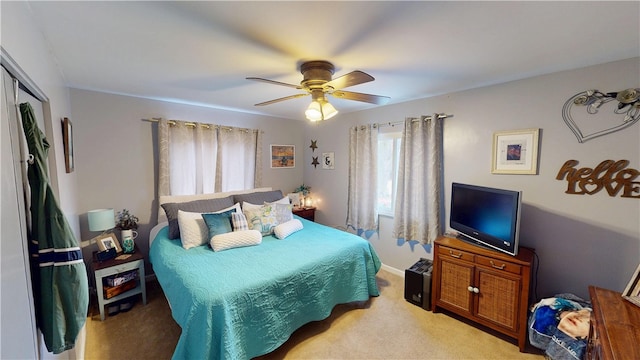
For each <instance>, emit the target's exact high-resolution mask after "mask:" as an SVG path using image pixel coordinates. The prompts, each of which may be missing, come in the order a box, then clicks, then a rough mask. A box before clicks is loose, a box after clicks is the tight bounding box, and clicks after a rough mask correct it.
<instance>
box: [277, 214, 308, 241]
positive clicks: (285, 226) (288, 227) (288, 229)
mask: <svg viewBox="0 0 640 360" xmlns="http://www.w3.org/2000/svg"><path fill="white" fill-rule="evenodd" d="M302 228H303V226H302V221H300V220H298V219H293V220H289V221H287V222H285V223H282V224H280V225H278V226H276V227H275V228H273V232H274V233H275V235H276V237H277V238H278V239H284V238H286V237H287V236H289V235H291V234H293V233H294V232H296V231H300V230H302Z"/></svg>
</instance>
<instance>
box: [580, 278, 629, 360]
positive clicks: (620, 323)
mask: <svg viewBox="0 0 640 360" xmlns="http://www.w3.org/2000/svg"><path fill="white" fill-rule="evenodd" d="M589 296H590V297H591V306H592V307H593V312H592V313H591V322H590V330H589V343H588V344H587V354H586V356H585V359H589V360H600V359H604V360H609V359H621V360H622V359H629V360H631V359H638V357H639V356H640V307H637V306H635V305H633V304H632V303H630V302H628V301H626V300H624V299H623V298H622V294H621V293H619V292H615V291H612V290H607V289H602V288H598V287H595V286H589Z"/></svg>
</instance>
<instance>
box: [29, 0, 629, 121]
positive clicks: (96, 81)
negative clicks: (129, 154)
mask: <svg viewBox="0 0 640 360" xmlns="http://www.w3.org/2000/svg"><path fill="white" fill-rule="evenodd" d="M29 5H30V7H31V9H32V11H33V15H34V19H35V22H36V23H37V24H38V26H40V27H41V29H42V32H43V33H44V36H45V37H46V38H47V40H48V41H49V42H50V43H51V48H52V51H53V53H54V56H55V58H56V61H57V62H58V64H59V66H60V68H61V71H62V73H63V75H64V78H65V80H66V82H67V85H68V86H69V87H72V88H79V89H90V90H96V91H102V92H108V93H116V94H126V95H132V96H139V97H145V98H151V99H161V100H169V101H177V102H184V103H189V104H198V105H203V106H210V107H214V108H221V109H229V110H234V111H242V112H250V113H258V114H264V115H270V116H276V117H282V118H289V119H297V120H303V119H304V114H303V113H304V110H305V108H306V106H307V105H308V103H309V101H310V98H309V97H303V98H298V99H294V100H288V101H285V102H280V103H277V104H273V105H268V106H263V107H255V106H254V105H253V104H255V103H259V102H263V101H267V100H271V99H274V98H279V97H284V96H288V95H293V94H296V93H298V92H299V90H296V89H292V88H288V87H284V86H277V85H272V84H267V83H261V82H255V81H250V80H246V79H245V78H246V77H248V76H254V77H262V78H267V79H272V80H276V81H280V82H285V83H290V84H299V83H300V81H301V80H302V75H301V74H300V73H299V65H300V63H301V62H302V61H305V60H319V59H322V60H328V61H331V62H332V63H333V64H334V65H335V66H336V74H335V75H334V78H335V77H337V76H340V75H344V74H346V73H348V72H351V71H353V70H361V71H364V72H366V73H368V74H370V75H372V76H373V77H375V79H376V80H375V81H374V82H370V83H366V84H361V85H357V86H353V87H349V88H347V90H350V91H355V92H363V93H369V94H376V95H385V96H389V97H391V101H390V103H391V104H393V103H399V102H404V101H408V100H413V99H418V98H424V97H430V96H434V95H438V94H445V93H450V92H453V91H458V90H463V89H470V88H475V87H480V86H486V85H490V84H496V83H502V82H507V81H511V80H517V79H521V78H526V77H530V76H535V75H540V74H546V73H552V72H556V71H561V70H566V69H573V68H579V67H584V66H589V65H594V64H600V63H605V62H609V61H614V60H621V59H627V58H632V57H636V56H640V35H639V34H640V2H638V1H629V2H609V1H602V2H574V1H569V2H480V1H474V2H436V1H433V2H432V1H429V2H383V1H378V2H365V1H358V2H315V1H304V2H302V1H300V2H266V1H259V2H238V1H236V2H206V1H204V2H195V1H178V2H58V1H46V2H30V3H29ZM636 75H638V74H636ZM638 76H639V77H640V75H638ZM576 90H584V89H576ZM329 101H330V102H331V103H332V104H333V105H334V106H335V107H336V108H337V109H338V110H339V111H340V112H342V113H347V112H352V111H358V110H364V109H371V108H374V107H375V106H376V105H372V104H367V103H362V102H356V101H348V100H341V99H335V98H331V97H330V98H329ZM338 116H339V115H338Z"/></svg>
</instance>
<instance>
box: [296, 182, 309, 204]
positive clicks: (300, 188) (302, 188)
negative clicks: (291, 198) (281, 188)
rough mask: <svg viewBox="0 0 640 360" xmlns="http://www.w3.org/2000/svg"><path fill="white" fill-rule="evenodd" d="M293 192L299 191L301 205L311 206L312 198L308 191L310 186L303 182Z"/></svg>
mask: <svg viewBox="0 0 640 360" xmlns="http://www.w3.org/2000/svg"><path fill="white" fill-rule="evenodd" d="M293 192H297V193H301V194H302V197H301V198H300V203H301V205H302V207H311V206H313V200H312V199H311V196H309V193H311V186H309V185H305V184H304V183H303V184H302V185H300V186H298V187H297V188H296V189H295V190H294V191H293Z"/></svg>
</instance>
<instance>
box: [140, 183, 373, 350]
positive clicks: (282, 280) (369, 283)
mask: <svg viewBox="0 0 640 360" xmlns="http://www.w3.org/2000/svg"><path fill="white" fill-rule="evenodd" d="M280 196H281V194H280ZM294 217H295V221H299V223H300V224H301V225H302V229H300V230H299V231H295V232H293V233H291V234H289V235H288V236H286V237H285V238H284V239H279V238H277V237H276V236H275V235H265V236H263V237H262V239H261V242H260V243H259V244H258V245H254V246H243V247H237V248H232V249H228V250H224V251H213V250H212V248H211V247H210V246H209V245H202V246H195V247H191V248H189V249H185V248H184V247H183V246H182V244H181V240H180V239H173V240H172V239H170V236H169V233H170V232H169V230H170V229H169V226H168V223H166V222H162V223H160V224H158V226H156V227H155V228H154V229H153V230H152V234H150V241H151V244H150V250H149V257H150V260H151V263H152V265H153V270H154V272H155V274H156V277H157V279H158V281H159V283H160V285H161V287H162V289H163V291H164V294H165V296H166V298H167V300H168V302H169V304H170V307H171V311H172V316H173V318H174V320H175V321H176V322H177V323H178V325H180V327H181V329H182V333H181V335H180V339H179V340H178V344H177V346H176V349H175V352H174V354H173V358H174V359H249V358H252V357H256V356H260V355H263V354H267V353H269V352H271V351H273V350H275V349H276V348H277V347H279V346H280V345H282V344H283V343H284V342H285V341H286V340H287V339H288V338H289V337H290V335H291V334H292V333H293V332H294V331H295V330H296V329H298V328H299V327H301V326H302V325H304V324H306V323H309V322H312V321H317V320H322V319H325V318H327V317H328V316H329V315H330V314H331V311H332V309H333V307H334V306H335V305H337V304H342V303H349V302H357V301H366V300H368V299H369V298H370V297H371V296H378V295H379V291H378V287H377V284H376V279H375V276H376V273H377V272H378V270H379V269H380V265H381V263H380V260H379V258H378V256H377V254H376V252H375V250H374V249H373V247H372V246H371V245H370V244H369V242H368V241H366V240H364V239H362V238H360V237H358V236H356V235H353V234H351V233H348V232H344V231H341V230H337V229H334V228H330V227H327V226H323V225H320V224H317V223H314V222H311V221H308V220H305V219H302V218H300V217H297V216H294Z"/></svg>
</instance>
